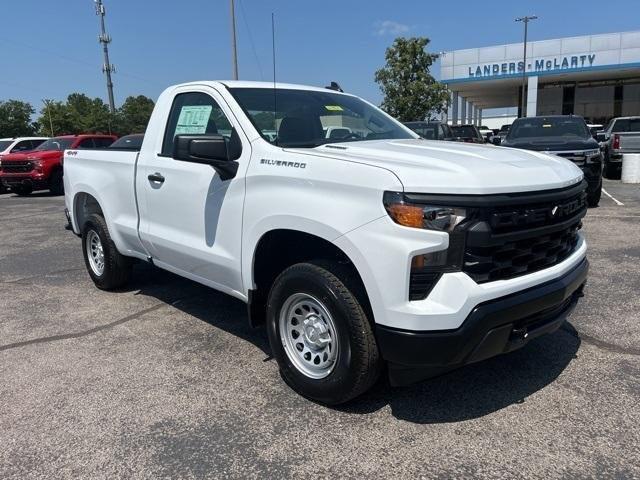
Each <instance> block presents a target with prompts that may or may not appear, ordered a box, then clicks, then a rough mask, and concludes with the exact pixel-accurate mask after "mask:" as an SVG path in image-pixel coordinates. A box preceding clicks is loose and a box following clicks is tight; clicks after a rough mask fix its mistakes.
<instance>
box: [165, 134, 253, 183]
mask: <svg viewBox="0 0 640 480" xmlns="http://www.w3.org/2000/svg"><path fill="white" fill-rule="evenodd" d="M236 137H237V134H236ZM229 143H230V142H229V140H227V139H226V138H225V137H224V136H223V135H218V134H215V135H176V137H175V140H174V142H173V158H174V159H175V160H181V161H183V162H193V163H202V164H205V165H211V166H212V167H213V168H214V169H215V170H216V172H218V174H219V175H220V179H221V180H229V179H231V178H233V177H235V176H236V173H237V172H238V162H236V161H235V159H237V158H238V157H240V155H239V153H238V152H237V145H233V146H231V148H230V145H229ZM234 143H235V142H234ZM238 144H239V139H238ZM241 148H242V147H241V146H240V152H241Z"/></svg>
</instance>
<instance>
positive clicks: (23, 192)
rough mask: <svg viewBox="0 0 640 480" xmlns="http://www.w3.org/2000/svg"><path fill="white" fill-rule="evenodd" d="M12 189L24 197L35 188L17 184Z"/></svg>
mask: <svg viewBox="0 0 640 480" xmlns="http://www.w3.org/2000/svg"><path fill="white" fill-rule="evenodd" d="M11 191H12V192H13V193H15V194H16V195H19V196H21V197H24V196H26V195H30V194H31V192H33V188H31V187H29V186H26V185H16V186H14V187H11Z"/></svg>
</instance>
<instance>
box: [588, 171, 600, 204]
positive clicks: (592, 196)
mask: <svg viewBox="0 0 640 480" xmlns="http://www.w3.org/2000/svg"><path fill="white" fill-rule="evenodd" d="M600 197H602V178H601V179H600V183H598V187H597V188H596V189H595V190H594V191H593V192H590V193H587V205H589V206H590V207H597V206H598V204H599V203H600Z"/></svg>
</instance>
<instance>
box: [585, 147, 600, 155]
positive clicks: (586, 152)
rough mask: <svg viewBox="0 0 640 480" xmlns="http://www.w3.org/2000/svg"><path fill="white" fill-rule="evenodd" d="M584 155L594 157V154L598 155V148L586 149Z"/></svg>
mask: <svg viewBox="0 0 640 480" xmlns="http://www.w3.org/2000/svg"><path fill="white" fill-rule="evenodd" d="M584 154H585V156H586V157H595V156H596V155H600V150H598V149H596V150H587V151H585V152H584Z"/></svg>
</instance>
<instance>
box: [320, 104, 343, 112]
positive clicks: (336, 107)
mask: <svg viewBox="0 0 640 480" xmlns="http://www.w3.org/2000/svg"><path fill="white" fill-rule="evenodd" d="M324 108H326V109H327V110H329V111H330V112H341V111H342V107H341V106H340V105H325V106H324Z"/></svg>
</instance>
